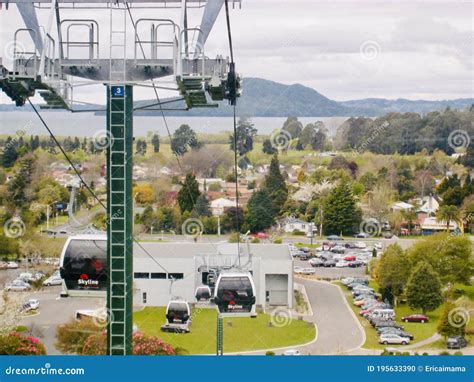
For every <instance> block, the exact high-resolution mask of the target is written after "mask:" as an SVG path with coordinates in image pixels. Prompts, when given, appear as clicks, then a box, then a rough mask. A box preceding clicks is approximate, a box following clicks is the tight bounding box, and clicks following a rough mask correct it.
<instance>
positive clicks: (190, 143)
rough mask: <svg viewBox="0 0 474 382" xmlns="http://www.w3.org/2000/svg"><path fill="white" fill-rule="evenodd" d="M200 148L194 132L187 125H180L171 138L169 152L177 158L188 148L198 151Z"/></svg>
mask: <svg viewBox="0 0 474 382" xmlns="http://www.w3.org/2000/svg"><path fill="white" fill-rule="evenodd" d="M201 146H202V145H201V143H200V142H199V141H198V139H197V135H196V133H195V131H194V130H193V129H191V128H190V127H189V126H188V125H181V126H180V127H179V128H178V129H176V131H175V132H174V133H173V137H172V138H171V150H172V151H173V152H174V153H175V154H176V155H179V156H182V155H184V154H185V153H187V152H188V149H189V148H192V149H198V148H200V147H201Z"/></svg>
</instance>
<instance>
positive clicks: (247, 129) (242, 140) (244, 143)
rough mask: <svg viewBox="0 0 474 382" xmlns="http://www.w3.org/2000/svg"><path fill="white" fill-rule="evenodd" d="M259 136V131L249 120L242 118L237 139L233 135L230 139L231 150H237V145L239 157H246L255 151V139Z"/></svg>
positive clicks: (237, 129) (238, 124)
mask: <svg viewBox="0 0 474 382" xmlns="http://www.w3.org/2000/svg"><path fill="white" fill-rule="evenodd" d="M255 135H257V129H256V128H255V127H254V125H253V123H252V122H250V120H249V119H245V118H240V119H239V121H238V122H237V128H236V137H237V139H235V137H234V134H232V135H231V136H230V138H229V143H230V149H231V150H234V149H235V144H237V153H238V154H239V155H245V154H247V153H248V152H249V151H252V150H253V139H254V137H255Z"/></svg>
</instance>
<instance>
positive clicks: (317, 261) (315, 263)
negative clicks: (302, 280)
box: [309, 258, 324, 267]
mask: <svg viewBox="0 0 474 382" xmlns="http://www.w3.org/2000/svg"><path fill="white" fill-rule="evenodd" d="M309 264H310V265H311V266H312V267H322V266H324V260H322V259H317V258H316V259H310V260H309Z"/></svg>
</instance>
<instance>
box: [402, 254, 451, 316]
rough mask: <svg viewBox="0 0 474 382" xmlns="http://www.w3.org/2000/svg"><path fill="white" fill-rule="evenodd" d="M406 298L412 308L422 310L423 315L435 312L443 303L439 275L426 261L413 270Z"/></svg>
mask: <svg viewBox="0 0 474 382" xmlns="http://www.w3.org/2000/svg"><path fill="white" fill-rule="evenodd" d="M406 297H407V302H408V305H409V306H410V308H412V309H421V310H422V312H423V314H425V313H426V312H430V311H433V310H435V309H436V308H437V307H438V306H440V305H441V304H442V303H443V295H442V293H441V282H440V280H439V277H438V274H437V273H436V271H435V270H434V269H433V267H432V266H431V265H430V264H429V263H427V262H426V261H421V262H419V263H418V264H417V265H416V267H415V268H414V269H413V272H412V273H411V275H410V278H409V280H408V284H407V291H406Z"/></svg>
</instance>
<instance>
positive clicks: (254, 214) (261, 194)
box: [245, 188, 275, 232]
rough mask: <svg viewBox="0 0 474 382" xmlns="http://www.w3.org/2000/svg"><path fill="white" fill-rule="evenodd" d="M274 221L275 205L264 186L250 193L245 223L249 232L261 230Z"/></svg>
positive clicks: (268, 226)
mask: <svg viewBox="0 0 474 382" xmlns="http://www.w3.org/2000/svg"><path fill="white" fill-rule="evenodd" d="M274 222H275V207H274V205H273V202H272V199H271V198H270V194H269V193H268V190H267V189H266V188H262V189H261V190H258V191H256V192H254V193H253V194H252V196H251V197H250V199H249V201H248V204H247V213H246V215H245V224H246V226H247V227H248V229H249V230H250V231H251V232H258V231H263V230H265V229H267V228H270V227H271V226H272V225H273V224H274Z"/></svg>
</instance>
